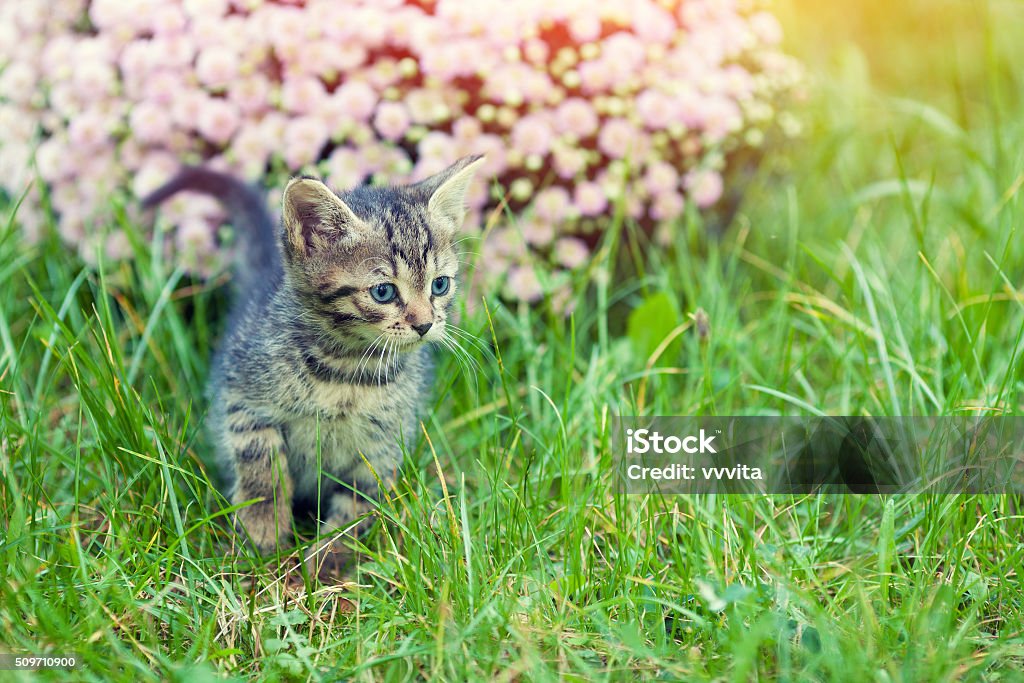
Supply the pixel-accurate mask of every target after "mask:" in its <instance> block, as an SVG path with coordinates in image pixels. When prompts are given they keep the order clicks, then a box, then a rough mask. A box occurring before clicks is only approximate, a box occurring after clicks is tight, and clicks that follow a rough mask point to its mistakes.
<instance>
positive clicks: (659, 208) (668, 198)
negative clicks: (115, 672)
mask: <svg viewBox="0 0 1024 683" xmlns="http://www.w3.org/2000/svg"><path fill="white" fill-rule="evenodd" d="M684 205H685V203H684V201H683V197H682V195H680V194H679V193H678V192H662V193H660V194H657V195H655V196H654V201H653V202H652V203H651V218H653V219H654V220H657V221H664V220H671V219H673V218H676V217H678V216H679V215H680V214H682V213H683V208H684Z"/></svg>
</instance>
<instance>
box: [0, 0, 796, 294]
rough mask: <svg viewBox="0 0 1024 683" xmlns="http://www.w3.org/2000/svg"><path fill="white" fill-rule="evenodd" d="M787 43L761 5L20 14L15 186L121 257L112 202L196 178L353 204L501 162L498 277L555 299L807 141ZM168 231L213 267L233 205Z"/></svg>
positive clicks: (283, 7) (77, 1)
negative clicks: (575, 278) (320, 192)
mask: <svg viewBox="0 0 1024 683" xmlns="http://www.w3.org/2000/svg"><path fill="white" fill-rule="evenodd" d="M779 40H780V28H779V25H778V23H777V22H776V20H775V19H774V17H773V16H772V15H771V14H769V13H768V12H766V11H764V10H763V9H760V8H759V7H757V6H755V3H754V0H747V1H746V2H744V0H556V1H551V0H517V2H513V3H510V2H506V1H505V0H475V1H474V2H465V1H463V0H373V1H372V2H371V1H370V0H304V1H303V0H288V1H286V0H277V1H270V0H137V1H136V2H123V1H122V0H18V1H17V2H3V3H0V69H2V71H0V129H2V130H4V131H5V135H4V136H3V139H2V140H0V187H3V188H5V189H6V190H7V191H8V192H9V193H10V194H12V195H15V196H17V195H20V194H21V192H22V191H23V190H24V188H25V187H27V186H28V184H29V183H28V181H29V180H30V179H31V178H32V177H33V176H34V175H36V174H37V175H38V177H39V178H40V179H41V180H42V181H44V182H43V183H42V184H36V186H34V188H33V190H32V191H31V193H30V196H29V197H28V201H26V203H25V207H24V209H23V211H22V213H21V217H22V222H23V224H24V225H25V227H26V230H27V231H28V232H29V234H30V235H31V234H32V233H33V232H34V231H38V225H39V224H40V222H41V217H42V215H43V214H42V207H43V206H44V204H49V205H50V206H51V207H52V209H53V210H54V211H55V214H56V215H57V216H59V225H60V231H61V234H62V236H63V237H64V239H65V240H66V241H67V242H69V243H71V244H74V245H78V246H79V247H80V249H81V251H82V253H83V255H84V256H86V257H88V256H89V255H90V254H92V253H95V250H96V248H97V246H101V247H103V249H104V250H105V253H106V255H107V257H108V258H115V259H116V258H118V257H120V256H123V255H124V254H126V253H127V250H128V249H127V240H126V239H125V237H124V235H120V234H119V233H117V232H116V231H109V230H102V229H101V226H105V225H109V223H110V221H109V220H106V219H107V217H108V214H109V212H110V206H111V202H110V198H111V196H112V194H114V193H116V192H122V191H125V190H127V191H128V192H130V193H131V195H134V197H138V196H141V195H144V194H146V193H147V192H149V191H151V190H153V189H154V188H155V187H157V186H158V185H160V184H161V183H163V182H164V181H166V180H167V179H168V178H169V177H170V176H171V175H172V174H174V173H175V171H176V169H177V168H178V166H179V165H180V164H181V163H182V162H188V163H207V164H210V165H213V166H215V167H220V168H223V169H226V170H230V171H233V172H235V173H238V174H240V175H242V176H244V177H246V178H249V179H252V180H260V181H262V182H265V183H266V184H267V185H268V187H271V188H273V187H278V188H279V187H280V186H281V185H283V183H284V181H285V180H286V178H287V177H288V175H289V174H293V173H296V172H300V171H304V172H314V173H319V174H320V175H322V176H324V177H325V179H326V181H327V182H328V183H329V184H332V185H333V186H335V187H337V188H339V189H343V188H347V187H351V186H353V185H356V184H359V183H363V182H400V181H406V180H415V179H418V178H421V177H424V176H426V175H429V174H431V173H433V172H435V171H437V170H439V169H441V168H443V167H444V166H446V165H447V164H449V163H451V162H452V161H454V160H455V159H457V158H458V157H461V156H463V155H466V154H478V153H483V154H485V155H486V166H485V169H484V170H485V172H484V173H483V174H481V175H482V176H485V177H483V178H481V180H480V182H479V184H478V185H477V186H476V187H475V188H474V189H473V190H472V191H471V193H470V197H469V200H470V203H471V209H472V214H471V216H470V220H472V221H473V223H479V222H480V221H481V220H482V219H484V218H486V217H488V216H491V217H493V218H494V219H495V225H493V226H492V228H493V229H492V230H491V231H490V233H489V234H490V235H491V239H489V240H488V241H487V242H486V243H485V244H484V245H483V246H482V248H481V257H482V258H484V259H486V262H487V267H486V269H485V270H486V271H487V273H489V274H490V275H491V276H493V277H496V278H501V282H503V283H504V286H505V291H506V292H507V294H508V295H509V296H512V297H514V298H517V299H524V300H533V299H536V298H538V297H540V296H542V295H544V294H545V293H549V294H550V293H552V291H545V290H551V289H552V288H553V287H557V286H558V282H559V279H558V277H552V278H548V277H540V278H538V276H537V270H538V269H537V266H538V264H545V265H546V266H547V268H545V269H542V271H543V272H547V273H554V274H555V275H556V276H557V275H558V272H559V271H564V270H571V269H573V268H577V267H580V266H581V265H582V264H584V263H585V262H586V261H587V259H588V256H589V250H590V248H591V245H592V243H593V238H592V235H593V234H594V233H595V232H596V231H598V230H600V229H601V227H602V225H603V223H602V217H606V216H609V215H610V214H611V213H612V212H613V211H614V210H616V209H617V207H620V208H621V210H622V211H624V212H625V214H626V215H627V216H629V217H631V218H633V219H636V220H637V221H638V222H640V223H641V224H643V225H645V226H648V227H651V228H654V229H656V228H658V227H659V226H661V227H662V228H665V227H666V226H668V231H667V232H666V230H664V229H663V230H662V231H661V232H660V233H658V234H663V235H664V234H668V235H670V234H671V232H670V230H671V226H672V225H673V224H674V221H675V219H677V218H678V217H679V216H680V214H681V213H682V212H683V211H684V209H685V207H686V206H687V204H688V203H690V204H692V205H694V207H696V208H698V209H703V208H706V207H710V206H712V205H714V204H715V203H716V202H717V201H718V200H719V198H720V196H721V195H722V190H723V176H722V174H723V172H724V171H726V170H727V168H726V166H727V159H728V158H729V155H730V152H732V151H734V150H737V149H741V148H750V147H757V146H759V145H761V144H762V142H763V139H764V136H765V134H766V133H768V132H769V131H771V130H775V129H786V130H789V129H791V128H793V125H794V124H793V123H792V121H791V117H787V115H786V114H785V112H782V113H777V110H778V103H779V101H780V97H782V96H785V95H786V94H788V93H790V92H791V91H792V90H793V88H794V86H795V85H796V84H797V83H798V81H799V76H800V70H799V68H798V67H797V65H796V64H795V63H794V61H793V60H792V59H790V58H788V57H786V56H785V55H784V54H782V53H781V52H780V50H779V48H778V43H779ZM44 187H45V192H44V189H43V188H44ZM44 199H45V201H44ZM133 203H134V202H128V204H129V205H130V206H131V205H133ZM492 209H495V210H494V211H491V210H492ZM164 215H166V216H168V217H169V218H170V222H171V223H172V224H173V225H174V226H176V229H175V232H174V234H175V244H176V247H177V250H178V253H179V254H180V257H181V258H182V259H185V260H187V262H188V263H190V264H191V265H192V267H194V268H197V269H200V270H202V269H204V268H209V267H210V266H211V263H212V262H211V261H210V255H211V254H215V253H217V252H218V249H217V244H216V239H215V231H214V230H213V227H214V226H215V223H216V222H217V221H218V220H220V214H219V212H218V207H217V205H216V204H215V203H214V202H212V201H211V200H209V199H208V198H198V197H195V196H187V197H186V196H182V197H179V198H178V199H176V200H175V201H173V202H171V203H169V204H168V205H167V206H166V208H165V212H164ZM509 216H512V217H513V218H508V217H509ZM189 259H191V260H189ZM542 281H543V282H542ZM499 284H500V283H499V282H495V283H494V285H495V286H497V285H499Z"/></svg>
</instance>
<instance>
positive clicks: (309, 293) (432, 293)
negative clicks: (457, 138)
mask: <svg viewBox="0 0 1024 683" xmlns="http://www.w3.org/2000/svg"><path fill="white" fill-rule="evenodd" d="M481 161H482V159H481V157H479V156H475V157H466V158H464V159H461V160H459V161H457V162H456V163H455V164H453V165H452V166H450V167H449V168H447V169H445V170H444V171H441V172H440V173H438V174H437V175H434V176H431V177H430V178H427V179H426V180H423V181H421V182H418V183H415V184H413V185H405V186H400V187H370V186H363V187H358V188H355V189H353V190H350V191H348V192H343V193H341V194H340V195H337V194H335V193H334V192H332V191H331V190H330V189H329V188H328V187H327V186H326V185H324V184H323V183H322V182H320V181H319V180H316V179H314V178H296V179H294V180H292V181H291V182H290V183H289V184H288V187H287V188H285V191H284V201H283V203H284V207H283V223H284V229H283V231H282V235H281V241H282V248H283V252H284V261H285V271H286V278H287V280H288V282H289V284H290V286H291V287H292V288H293V289H294V290H295V291H296V292H297V293H299V295H300V296H301V297H302V299H303V301H304V302H305V304H306V308H307V309H308V310H306V311H304V314H305V315H307V317H310V318H312V319H313V321H314V322H315V323H316V324H317V325H318V327H320V328H321V329H322V330H323V331H324V332H325V333H326V334H329V335H331V336H333V337H334V338H335V339H336V340H337V341H339V343H341V344H343V345H345V346H349V347H352V348H355V349H359V348H360V347H366V346H368V345H370V344H374V343H378V344H383V343H384V342H388V343H390V344H391V345H392V348H394V349H397V350H409V349H412V348H415V347H417V346H419V345H420V344H421V343H422V342H428V341H437V340H440V339H442V338H443V337H444V333H445V330H444V328H445V324H446V322H447V320H448V318H449V316H450V314H451V312H452V307H453V304H454V300H455V289H456V282H455V276H456V274H457V273H458V269H459V260H458V254H457V252H456V250H455V242H456V239H457V238H456V234H457V232H458V230H459V228H460V227H461V226H462V223H463V220H464V219H465V215H466V209H465V196H466V188H467V187H468V185H469V182H470V180H472V178H473V174H474V173H475V172H476V170H477V169H478V167H479V165H480V162H481Z"/></svg>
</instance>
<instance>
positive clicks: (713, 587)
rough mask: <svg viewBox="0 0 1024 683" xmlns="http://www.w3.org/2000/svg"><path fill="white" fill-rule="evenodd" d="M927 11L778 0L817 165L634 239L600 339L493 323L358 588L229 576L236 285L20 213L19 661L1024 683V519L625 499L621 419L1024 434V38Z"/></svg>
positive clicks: (15, 515)
mask: <svg viewBox="0 0 1024 683" xmlns="http://www.w3.org/2000/svg"><path fill="white" fill-rule="evenodd" d="M867 4H868V5H871V4H872V3H867ZM906 5H907V7H906V8H904V9H902V10H895V9H894V10H891V12H892V13H893V16H894V18H895V19H894V23H895V25H896V28H893V27H889V28H888V29H887V31H888V32H889V33H893V34H899V33H900V30H904V31H906V32H907V33H908V37H907V40H908V41H912V40H917V43H918V44H919V45H920V49H921V52H920V54H916V53H913V52H910V51H908V50H907V48H906V46H899V49H897V48H896V47H893V48H892V51H891V52H886V51H885V50H886V46H887V45H889V42H888V41H887V40H885V39H878V42H877V43H870V42H866V41H868V38H866V37H864V36H862V35H860V34H858V33H857V32H856V31H855V30H854V29H851V30H850V33H849V34H842V33H841V32H840V33H838V34H836V33H829V34H828V35H825V36H820V35H816V32H817V30H818V27H817V26H816V25H814V22H813V21H811V20H810V19H808V17H807V16H805V15H804V14H802V13H801V11H798V10H799V9H800V8H799V7H796V6H789V5H786V6H785V7H784V14H785V15H786V16H788V17H789V20H788V22H787V29H789V30H790V34H791V36H792V35H795V36H796V38H795V39H794V40H795V41H796V42H797V43H798V44H795V45H794V47H793V49H794V50H796V51H797V52H799V53H801V54H804V55H807V56H808V58H809V59H810V58H811V57H812V56H814V55H819V54H824V53H821V52H815V49H819V50H824V49H825V46H826V45H831V49H830V50H829V51H828V52H827V54H828V59H825V60H823V62H824V64H825V65H824V66H820V67H819V66H812V76H813V77H814V78H815V79H816V80H815V81H814V87H813V92H814V93H815V94H814V96H813V97H812V100H811V102H810V103H809V104H808V105H807V107H806V110H805V112H804V116H805V118H806V121H807V125H808V128H809V131H808V134H807V136H806V139H805V140H804V141H803V142H802V143H800V144H799V145H797V146H794V147H792V148H790V149H787V150H785V151H784V152H780V153H778V154H775V155H773V156H771V157H769V160H768V162H767V163H766V165H765V166H764V167H763V168H762V170H761V173H760V174H759V176H758V177H757V178H756V179H755V181H754V183H753V185H752V186H751V187H750V188H749V190H748V192H747V196H746V199H745V202H744V205H743V206H742V208H741V210H740V212H739V214H738V216H737V218H736V220H735V222H734V224H733V225H732V226H731V227H730V228H729V229H728V230H727V231H726V232H725V233H724V234H722V235H720V236H717V235H708V234H707V233H706V232H705V231H704V229H703V228H702V225H701V222H700V219H699V218H698V217H697V216H689V217H688V218H687V220H685V221H683V222H681V223H680V226H679V230H678V235H679V239H678V246H677V248H675V249H672V250H664V249H661V248H655V247H651V246H649V245H647V244H646V242H645V239H644V237H643V236H642V235H637V234H635V232H631V231H630V230H629V229H628V226H627V230H626V232H625V234H626V235H627V236H630V239H626V240H622V241H617V240H612V239H608V240H607V241H606V243H605V244H604V248H603V249H602V250H601V251H600V252H599V255H598V257H597V258H595V259H594V261H593V263H592V265H591V268H590V270H589V271H588V272H586V273H584V274H581V275H580V277H579V278H578V282H577V294H578V301H577V306H576V309H575V314H574V316H573V317H572V318H571V319H563V318H561V317H558V316H556V315H553V314H552V313H551V312H550V310H549V309H548V307H547V306H546V305H536V306H515V305H511V306H510V305H506V304H503V303H501V302H500V301H498V300H497V299H496V298H494V297H492V296H488V297H487V300H486V305H485V304H483V303H482V302H477V303H476V305H475V307H474V309H473V311H472V312H471V313H467V315H466V317H465V319H464V324H463V327H466V328H468V329H470V330H472V331H473V332H475V333H477V334H478V335H479V337H480V339H481V340H482V342H483V343H484V345H485V346H486V347H488V348H489V349H490V351H489V352H487V353H485V352H483V351H481V350H479V349H477V348H476V347H475V346H473V345H471V344H467V346H466V348H467V350H468V351H469V353H470V354H471V355H472V356H473V358H474V359H475V361H476V363H478V364H479V366H480V369H479V371H477V370H476V369H474V368H472V367H470V368H468V369H466V370H464V369H462V368H460V366H459V365H458V363H457V362H456V361H455V359H454V358H452V357H447V356H442V357H441V372H440V373H439V377H440V378H441V379H440V380H439V381H438V386H437V394H436V396H437V398H436V409H435V410H434V411H433V412H432V415H431V418H430V420H429V421H428V422H427V423H426V424H425V425H424V431H425V434H426V435H428V436H429V440H428V439H427V438H424V439H421V441H420V443H418V444H415V445H411V447H410V452H409V458H408V466H407V467H406V468H405V473H404V478H403V479H402V482H401V483H400V485H399V487H398V489H397V491H395V492H394V494H393V495H392V496H391V497H390V498H389V499H388V500H386V501H385V502H384V503H383V504H382V505H381V508H380V510H379V511H378V514H377V516H378V518H379V522H378V523H377V524H376V525H375V527H374V529H373V531H372V532H371V533H370V535H369V536H367V537H366V538H364V539H363V543H364V544H365V552H366V559H364V561H363V562H362V563H361V564H360V565H359V567H358V569H357V570H355V571H354V573H353V575H352V577H351V581H350V582H349V583H346V584H344V585H341V586H332V587H322V586H312V587H311V588H313V590H312V591H297V590H293V589H287V590H286V589H285V587H284V586H283V585H282V582H281V581H279V580H278V578H279V573H278V572H275V571H274V570H273V569H272V568H266V567H264V566H263V565H262V564H260V563H259V562H256V561H255V560H254V559H253V558H251V557H249V556H247V555H246V554H244V553H239V552H237V551H235V550H233V541H232V537H231V535H230V534H229V533H228V531H227V525H226V524H225V518H226V514H227V513H226V512H225V510H226V507H225V505H224V502H223V500H222V499H220V498H219V496H218V495H217V494H216V493H215V488H214V486H213V484H211V481H210V480H211V478H212V477H213V475H212V473H209V474H208V473H207V471H206V470H205V469H204V466H203V464H202V463H203V462H204V460H205V459H206V458H207V457H208V454H209V451H208V446H207V442H206V438H205V436H204V433H203V416H204V413H205V410H206V404H205V401H204V398H203V387H204V380H205V377H206V375H207V368H208V365H207V364H208V358H209V353H210V350H211V348H212V347H213V346H215V344H216V340H217V334H218V330H219V326H220V324H221V321H222V320H223V315H224V312H225V306H226V302H227V287H226V286H225V285H224V282H223V281H222V280H218V281H215V282H207V283H195V282H188V281H186V280H185V279H183V278H182V276H181V273H180V272H178V271H175V270H174V268H173V265H172V264H170V263H167V262H166V261H164V260H163V259H162V258H160V256H159V255H160V254H161V253H162V249H161V240H160V237H159V236H158V237H157V238H155V239H154V240H152V241H149V240H142V239H139V240H138V241H137V244H136V252H137V256H136V258H135V260H134V261H133V262H132V263H130V264H121V265H117V266H111V267H107V268H100V269H91V268H87V267H85V266H83V265H82V264H81V263H79V262H78V261H77V260H76V259H74V258H72V257H71V256H69V254H68V251H67V250H66V248H64V247H62V246H61V245H60V244H58V242H57V240H56V238H54V237H52V236H51V237H47V238H45V239H44V240H43V242H41V243H40V244H37V245H34V246H28V245H26V244H24V243H23V242H22V240H21V238H20V236H19V233H18V231H17V216H16V212H15V207H13V206H7V207H6V210H7V212H8V213H10V215H11V216H12V219H11V221H10V225H8V226H7V227H6V229H5V230H4V232H3V234H2V237H0V521H2V524H0V649H3V648H10V649H13V650H17V651H32V652H40V651H52V652H58V653H60V652H74V653H77V654H78V656H79V657H80V659H81V661H82V666H81V668H79V669H78V670H77V671H76V672H75V676H76V677H78V678H81V679H86V680H131V681H144V680H188V681H189V682H190V683H195V682H196V681H199V680H204V679H207V678H213V677H215V676H223V675H228V676H233V677H238V678H248V677H255V676H259V677H263V678H268V679H280V680H308V679H317V678H320V677H322V678H325V679H336V678H339V677H345V678H352V679H358V680H365V679H388V680H392V679H405V678H432V679H433V678H437V679H445V680H453V681H458V680H467V679H471V680H490V679H496V680H513V679H522V680H535V681H544V680H558V679H570V680H635V679H636V678H660V679H665V680H731V681H746V680H755V679H756V680H761V679H776V678H778V679H786V680H851V681H860V680H865V681H868V680H870V681H939V680H1024V595H1022V590H1021V578H1022V577H1021V575H1020V571H1021V569H1020V568H1021V567H1022V566H1024V518H1022V515H1021V512H1020V509H1019V507H1018V506H1019V500H1020V499H1019V498H1018V499H1017V500H1016V501H1014V500H1013V499H1012V498H1010V497H1006V496H969V495H962V496H947V497H934V496H924V495H921V496H900V497H889V498H886V497H879V496H859V497H854V496H849V497H821V496H759V497H754V496H728V497H726V496H691V497H683V496H680V497H671V496H664V497H662V496H628V497H627V496H616V495H615V494H614V486H613V474H614V473H613V467H612V462H613V461H612V453H611V450H610V448H609V444H608V438H609V437H608V424H609V420H610V418H611V417H612V416H614V415H619V414H646V415H655V414H665V415H670V414H681V415H688V414H718V415H730V414H787V415H801V414H810V413H815V412H825V413H830V414H873V415H895V414H905V415H906V414H920V415H945V414H949V415H955V414H964V413H988V414H997V413H1003V414H1011V415H1020V414H1021V413H1024V405H1022V404H1024V401H1022V390H1024V375H1022V370H1021V363H1020V360H1019V357H1020V355H1021V353H1022V352H1024V348H1022V346H1024V345H1022V344H1021V336H1022V333H1024V293H1022V291H1021V285H1022V283H1024V244H1022V240H1021V239H1020V235H1019V234H1018V232H1017V226H1018V225H1019V224H1020V223H1021V221H1022V220H1024V201H1022V199H1021V197H1020V193H1019V189H1020V187H1021V185H1022V178H1024V98H1022V97H1021V95H1020V93H1022V92H1024V77H1021V76H1020V71H1019V69H1016V70H1015V69H1013V68H1011V65H1013V64H1019V57H1021V56H1022V50H1021V48H1019V47H1017V46H1016V45H1015V44H1014V43H1013V40H1012V37H1013V36H1019V34H1020V29H1021V27H1022V26H1024V22H1022V20H1021V12H1020V10H1019V9H1018V8H1017V7H1016V6H1015V5H1013V4H1011V3H997V2H993V3H989V4H986V5H982V4H981V3H978V4H977V5H973V4H970V3H963V4H962V5H957V4H955V3H954V4H951V5H943V9H944V11H947V14H946V15H942V14H941V13H938V14H940V16H939V17H938V18H935V17H932V24H929V26H928V28H929V29H934V28H935V26H934V24H937V25H938V26H939V28H944V30H947V31H948V32H950V33H949V35H951V36H953V37H952V38H951V39H950V44H952V45H956V46H960V48H959V50H960V51H959V52H958V51H957V50H953V51H952V52H953V53H954V54H952V56H950V55H949V54H945V57H943V56H942V55H943V54H944V53H943V51H942V50H941V45H939V46H936V45H934V44H933V43H932V42H930V41H929V38H928V37H927V36H920V37H919V39H915V38H914V37H913V36H911V35H909V34H910V33H913V32H914V31H915V30H918V29H916V28H914V27H915V26H916V24H912V23H910V20H911V19H913V18H914V17H915V16H918V15H919V12H920V10H921V8H922V7H926V6H925V5H923V4H922V3H920V2H911V3H907V4H906ZM966 5H971V6H970V7H966ZM928 6H930V5H928ZM978 7H983V9H978ZM825 15H827V12H825V11H822V13H819V14H818V15H814V16H817V17H819V18H820V17H821V16H825ZM900 19H903V20H905V22H906V23H902V24H901V23H900ZM839 23H841V22H839ZM837 25H839V24H837ZM860 26H861V24H860V23H857V24H855V27H858V30H859V27H860ZM900 27H903V28H902V29H900ZM833 28H835V27H833ZM882 35H883V36H884V35H886V33H885V32H883V34H882ZM801 36H804V37H807V38H808V40H810V38H812V37H815V36H816V38H817V40H818V42H817V43H808V44H804V43H800V38H801ZM958 37H959V38H963V40H962V41H961V40H959V38H958ZM847 38H850V39H853V38H856V39H857V40H858V41H860V45H861V48H859V49H858V48H855V47H854V46H853V44H852V43H848V42H845V41H846V39H847ZM897 54H898V55H900V57H899V59H901V60H902V62H901V63H902V64H903V65H904V68H903V69H897V68H896V67H895V66H893V65H892V64H889V63H887V62H886V55H897ZM932 57H934V58H935V59H932ZM893 58H894V59H895V57H893ZM817 63H818V62H816V61H815V62H812V64H817ZM878 63H881V64H882V65H883V66H884V68H881V69H879V68H878V67H877V64H878ZM871 74H874V75H871ZM915 76H916V77H915ZM124 227H126V228H129V229H130V228H131V226H130V225H125V226H124ZM51 232H52V231H51ZM637 262H639V263H641V264H642V272H640V273H639V274H638V273H637V272H636V270H635V268H633V267H632V266H630V265H627V264H635V263H637ZM642 306H646V307H647V309H646V310H647V311H648V312H649V314H648V315H649V317H648V318H647V319H648V320H653V321H655V322H653V323H650V324H647V325H641V324H640V323H639V322H637V321H642V320H643V318H641V317H638V316H640V315H641V314H634V318H633V319H634V325H633V334H632V335H630V333H629V330H630V326H629V324H628V320H629V316H630V313H631V311H634V310H636V309H638V308H640V307H642ZM698 309H703V311H705V312H706V314H707V320H708V332H707V334H699V333H698V331H697V329H696V328H695V326H693V325H692V324H691V323H692V317H691V316H692V315H694V314H695V312H696V311H697V310H698ZM673 317H675V319H674V320H673ZM641 328H642V329H645V330H647V331H648V334H647V335H646V336H644V335H641V333H640V329H641ZM677 328H678V329H680V332H679V333H678V334H679V336H678V339H677V340H676V341H675V342H673V343H672V344H669V345H668V346H667V348H666V350H665V352H664V353H663V354H662V355H661V356H660V357H658V358H651V353H652V351H653V350H654V347H656V346H657V344H658V342H660V341H661V340H662V339H664V337H665V334H666V333H668V332H671V331H672V330H675V329H677ZM8 675H11V676H14V677H15V678H16V677H17V676H16V675H15V674H10V673H9V672H4V673H0V678H3V677H6V676H8ZM49 675H50V676H51V677H52V678H54V679H58V680H64V678H65V676H64V674H61V673H59V672H58V673H51V674H49ZM28 676H29V675H28V674H25V675H24V678H25V679H26V680H27V678H28Z"/></svg>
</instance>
